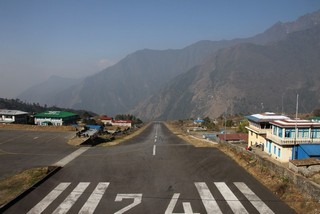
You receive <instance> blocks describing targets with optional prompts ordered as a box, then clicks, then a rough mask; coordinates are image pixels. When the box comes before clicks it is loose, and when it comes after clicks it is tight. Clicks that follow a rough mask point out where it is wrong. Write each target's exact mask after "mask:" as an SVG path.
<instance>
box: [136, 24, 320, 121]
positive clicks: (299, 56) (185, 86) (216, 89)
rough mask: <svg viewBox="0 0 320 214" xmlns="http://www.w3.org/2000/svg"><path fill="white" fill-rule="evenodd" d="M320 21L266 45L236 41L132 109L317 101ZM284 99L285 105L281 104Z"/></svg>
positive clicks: (290, 105)
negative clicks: (233, 44) (297, 97)
mask: <svg viewBox="0 0 320 214" xmlns="http://www.w3.org/2000/svg"><path fill="white" fill-rule="evenodd" d="M319 59H320V26H317V25H316V26H315V27H313V28H309V29H307V30H302V31H298V32H294V33H289V34H287V36H286V37H285V38H284V39H283V40H281V41H279V42H275V43H272V44H268V45H257V44H249V43H244V44H238V45H235V46H233V47H231V48H226V49H221V50H219V51H218V52H217V53H216V54H214V55H212V56H211V58H210V59H208V60H207V61H206V63H204V64H202V65H201V66H198V67H195V68H193V69H191V70H189V71H188V72H187V73H184V74H181V75H179V76H178V77H176V78H175V79H174V80H173V81H171V82H170V83H169V84H168V85H167V86H166V87H165V88H164V89H163V90H162V91H161V92H160V93H158V94H156V95H154V96H152V97H151V98H149V99H148V100H146V101H145V102H144V103H143V104H141V105H140V106H139V107H138V108H137V109H136V110H135V111H134V113H135V114H137V115H139V116H140V117H143V116H144V117H145V118H149V119H178V118H183V117H185V115H188V116H189V117H197V116H212V117H217V116H220V115H221V114H224V113H227V114H233V113H242V114H249V113H252V112H260V111H278V112H281V111H282V109H284V110H285V111H286V112H294V110H295V103H296V94H297V93H298V94H299V95H300V110H301V111H304V112H310V111H312V110H313V109H314V108H315V107H317V106H320V94H319V93H318V92H319V91H320V84H319V81H320V60H319ZM282 103H283V105H282Z"/></svg>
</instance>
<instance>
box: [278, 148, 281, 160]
mask: <svg viewBox="0 0 320 214" xmlns="http://www.w3.org/2000/svg"><path fill="white" fill-rule="evenodd" d="M280 156H281V149H280V148H278V157H279V158H280Z"/></svg>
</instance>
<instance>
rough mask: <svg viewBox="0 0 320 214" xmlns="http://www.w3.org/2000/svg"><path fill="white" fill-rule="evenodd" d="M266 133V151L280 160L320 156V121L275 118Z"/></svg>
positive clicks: (286, 160)
mask: <svg viewBox="0 0 320 214" xmlns="http://www.w3.org/2000/svg"><path fill="white" fill-rule="evenodd" d="M270 124H271V132H269V133H267V135H266V143H265V145H264V151H265V152H267V153H268V154H269V155H270V156H271V157H273V158H275V159H277V160H279V161H280V162H288V161H289V160H294V159H303V158H310V157H315V158H320V122H313V121H311V120H291V119H288V120H275V121H272V122H270Z"/></svg>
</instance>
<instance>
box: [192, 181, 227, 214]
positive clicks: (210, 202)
mask: <svg viewBox="0 0 320 214" xmlns="http://www.w3.org/2000/svg"><path fill="white" fill-rule="evenodd" d="M195 185H196V188H197V190H198V192H199V195H200V198H201V200H202V203H203V205H204V207H205V208H206V211H207V213H208V214H220V213H221V214H222V212H221V210H220V208H219V206H218V204H217V202H216V200H215V199H214V197H213V196H212V194H211V192H210V190H209V188H208V186H207V184H206V183H204V182H196V183H195Z"/></svg>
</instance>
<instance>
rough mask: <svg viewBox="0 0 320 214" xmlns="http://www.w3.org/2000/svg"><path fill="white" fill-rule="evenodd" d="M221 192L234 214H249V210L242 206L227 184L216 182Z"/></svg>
mask: <svg viewBox="0 0 320 214" xmlns="http://www.w3.org/2000/svg"><path fill="white" fill-rule="evenodd" d="M214 184H215V185H216V187H217V188H218V190H219V192H220V193H221V194H222V196H223V197H224V199H225V200H226V201H227V203H228V204H229V206H230V208H231V209H232V211H233V212H234V213H248V212H247V210H246V209H245V208H244V207H243V206H242V204H241V202H240V201H239V200H238V199H237V197H236V196H235V195H234V194H233V193H232V191H231V190H230V189H229V187H228V186H227V184H226V183H224V182H214Z"/></svg>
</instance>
